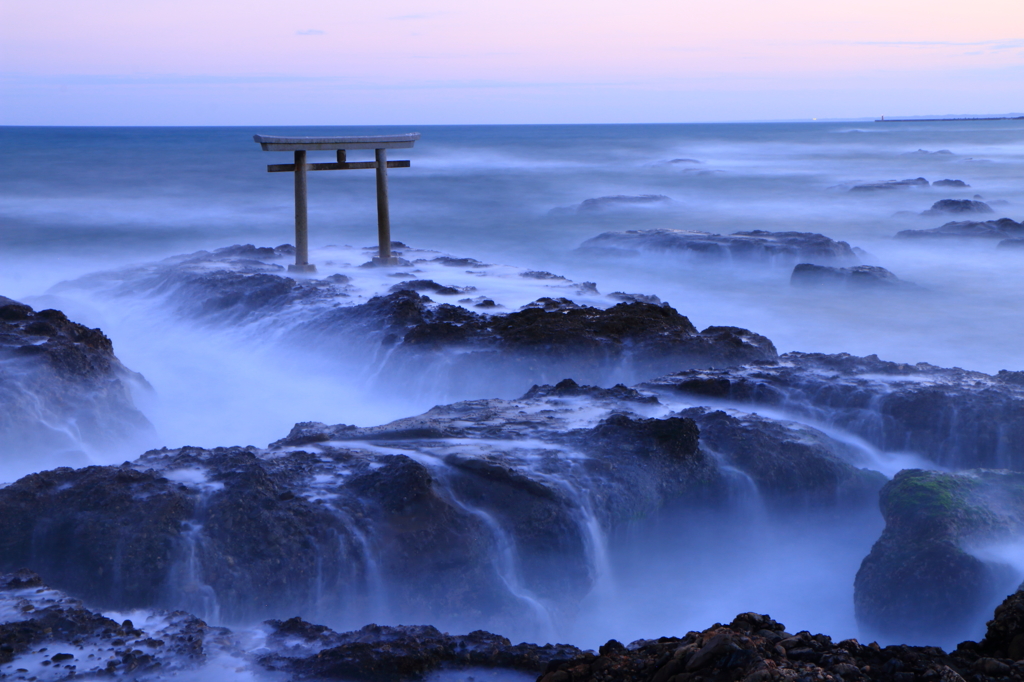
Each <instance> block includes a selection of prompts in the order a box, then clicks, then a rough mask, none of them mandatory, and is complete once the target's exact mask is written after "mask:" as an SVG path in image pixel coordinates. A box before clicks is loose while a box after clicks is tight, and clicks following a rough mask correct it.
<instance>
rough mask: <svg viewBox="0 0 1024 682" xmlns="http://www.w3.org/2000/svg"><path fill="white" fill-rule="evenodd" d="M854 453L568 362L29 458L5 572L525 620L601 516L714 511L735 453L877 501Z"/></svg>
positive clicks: (8, 531) (188, 600)
mask: <svg viewBox="0 0 1024 682" xmlns="http://www.w3.org/2000/svg"><path fill="white" fill-rule="evenodd" d="M725 333H730V332H725ZM652 414H654V415H657V416H656V417H651V416H648V415H652ZM698 424H700V425H702V426H701V427H699V426H698ZM702 431H704V432H705V433H703V434H702ZM712 452H713V453H715V454H713V455H712V454H710V453H712ZM849 454H850V453H849V450H848V448H847V447H846V446H843V445H842V444H841V443H838V442H837V441H835V440H833V439H830V438H828V437H827V436H825V435H824V434H822V433H821V432H819V431H817V430H815V429H812V428H809V427H805V426H801V425H797V424H792V423H787V422H777V421H774V420H771V419H768V418H764V417H758V416H756V415H749V414H746V415H745V414H743V413H740V412H736V411H730V413H728V414H726V413H723V412H715V411H710V410H701V409H697V410H686V411H683V412H681V413H680V412H675V413H673V412H666V410H665V409H664V407H663V406H662V405H659V403H658V400H657V398H656V397H654V396H653V395H651V393H649V392H645V391H638V390H636V389H631V388H627V387H625V386H615V387H612V388H599V387H594V386H581V385H579V384H577V383H576V382H574V381H572V380H564V381H562V382H559V383H558V384H556V385H554V386H551V385H547V386H535V387H534V388H532V389H531V390H530V391H529V392H528V393H527V394H526V395H524V396H522V397H521V398H519V399H516V400H496V399H492V400H473V401H465V402H461V403H454V404H451V405H444V406H438V407H435V408H433V409H432V410H430V411H428V412H426V413H425V414H423V415H420V416H417V417H411V418H408V419H401V420H398V421H395V422H392V423H389V424H384V425H381V426H374V427H355V426H349V425H335V426H327V425H324V424H319V423H314V422H304V423H300V424H297V425H296V426H295V428H294V429H293V430H292V432H291V433H290V434H289V435H288V437H286V438H284V439H282V440H281V441H278V442H276V443H273V444H271V445H270V446H269V447H268V448H267V449H265V450H258V449H255V448H216V449H212V450H205V449H199V448H180V449H175V450H166V449H164V450H153V451H150V452H148V453H146V454H145V455H143V456H142V457H140V458H139V459H138V460H136V461H134V462H131V463H126V464H124V465H122V466H119V467H88V468H85V469H80V470H72V469H58V470H56V471H50V472H43V473H39V474H33V475H31V476H28V477H26V478H23V479H21V480H20V481H17V482H16V483H14V484H13V485H11V486H8V487H6V488H0V518H3V519H5V532H4V533H3V534H2V535H0V570H5V571H9V570H16V569H17V568H19V567H21V566H25V565H31V566H33V567H34V568H35V569H37V570H39V571H42V572H43V573H45V574H46V575H48V576H50V578H49V580H50V581H51V583H52V584H53V585H54V586H57V587H60V588H61V589H67V590H71V591H73V592H74V594H76V595H78V596H81V597H83V598H87V599H88V600H89V602H90V603H92V604H96V605H98V606H100V607H102V608H116V609H119V610H126V609H132V608H153V607H160V608H174V609H185V610H188V611H190V612H192V613H195V614H196V615H198V616H200V617H203V618H217V619H221V620H226V621H233V622H238V621H246V620H252V619H257V618H288V617H291V616H294V615H296V614H299V615H301V616H302V617H304V618H319V617H330V618H333V619H338V618H342V617H344V619H346V622H351V621H353V620H361V621H362V622H367V621H368V620H370V619H372V618H373V617H374V614H376V613H378V611H376V610H375V609H377V608H378V607H377V606H375V605H376V604H381V603H387V604H389V605H390V611H389V612H390V617H391V618H398V619H400V621H404V622H423V619H425V618H428V617H429V618H430V620H432V621H433V622H434V623H435V624H437V625H439V626H441V627H444V628H454V627H457V626H460V625H468V622H469V621H472V623H473V624H474V627H478V626H479V624H481V623H483V624H487V627H488V628H489V629H498V630H505V631H509V629H517V631H524V630H525V631H529V632H532V631H531V630H529V628H530V627H533V625H530V624H531V623H532V624H534V625H535V626H537V627H539V622H540V621H538V620H537V618H538V613H537V611H536V609H537V608H539V607H537V606H536V605H537V604H540V605H543V608H544V609H545V610H546V613H547V614H548V617H550V618H552V619H555V620H557V619H558V618H561V617H564V616H565V614H570V613H573V612H574V610H575V609H576V608H577V607H578V605H579V603H580V601H581V600H582V599H583V598H584V597H585V596H586V595H587V594H588V592H589V591H590V590H591V588H592V587H593V580H594V576H595V575H596V569H595V567H594V566H592V565H591V562H592V561H593V556H592V553H591V551H590V549H589V547H590V545H589V543H590V542H591V539H590V538H591V534H592V532H593V529H594V528H601V529H603V532H604V533H605V534H606V535H607V536H609V537H611V536H613V534H614V532H615V530H616V529H617V528H620V527H622V526H623V525H625V524H635V523H637V522H638V521H639V520H642V519H646V518H651V519H654V518H656V517H658V516H659V515H660V514H662V513H663V512H665V511H667V510H671V509H680V510H683V511H684V512H685V511H686V510H695V509H705V510H716V509H719V508H721V507H722V506H723V505H728V504H729V502H728V500H729V496H728V492H729V488H730V480H733V479H734V478H735V476H736V474H737V472H743V474H744V475H746V476H749V477H750V480H752V481H754V482H755V485H756V486H757V488H758V490H759V493H760V495H761V496H762V497H763V499H764V501H765V503H766V506H767V507H768V508H770V509H775V510H786V511H789V512H793V511H798V510H806V509H808V508H811V507H813V508H818V509H826V510H828V509H845V508H848V507H849V506H850V505H856V504H858V501H859V502H860V504H861V505H862V506H863V503H864V500H865V499H866V498H868V497H870V496H872V495H873V494H874V491H876V490H877V489H878V486H879V484H880V482H879V481H878V476H877V475H875V474H872V473H870V472H864V471H861V470H859V469H857V468H855V467H854V466H851V465H850V464H848V463H847V462H846V461H845V459H844V458H845V457H847V456H848V455H849ZM495 556H509V557H512V558H510V559H509V560H508V562H507V563H503V562H495V561H494V557H495ZM253 594H259V595H261V596H260V598H259V599H258V600H255V599H252V595H253ZM523 594H526V595H529V596H530V599H531V600H533V601H528V600H524V599H523V597H522V595H523ZM318 614H319V615H318ZM463 614H468V615H466V616H465V618H464V619H463ZM496 626H501V627H500V628H499V627H496Z"/></svg>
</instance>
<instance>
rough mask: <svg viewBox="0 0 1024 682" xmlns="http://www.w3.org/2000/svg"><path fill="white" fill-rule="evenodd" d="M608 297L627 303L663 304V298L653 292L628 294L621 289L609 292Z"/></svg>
mask: <svg viewBox="0 0 1024 682" xmlns="http://www.w3.org/2000/svg"><path fill="white" fill-rule="evenodd" d="M608 298H611V299H614V300H616V301H624V302H626V303H650V304H652V305H661V299H660V298H658V297H657V296H654V295H653V294H626V293H623V292H621V291H616V292H615V293H611V294H608Z"/></svg>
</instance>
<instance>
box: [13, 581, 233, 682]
mask: <svg viewBox="0 0 1024 682" xmlns="http://www.w3.org/2000/svg"><path fill="white" fill-rule="evenodd" d="M0 614H3V615H4V616H5V617H4V618H3V622H0V677H2V678H4V679H49V680H63V679H77V678H80V677H90V678H91V677H125V678H128V679H157V678H159V677H160V676H161V675H163V676H169V675H177V674H178V673H179V672H181V671H185V670H189V669H194V668H196V667H197V666H200V665H202V664H203V663H204V662H205V661H206V657H207V651H206V649H207V647H206V644H207V643H206V639H207V638H208V637H209V638H211V639H212V638H213V637H216V636H221V637H223V636H224V635H225V634H227V633H228V631H227V630H225V629H224V628H211V627H209V626H207V625H206V623H204V622H203V621H201V620H199V619H198V618H195V617H194V616H192V615H189V614H187V613H183V612H175V613H164V614H153V615H154V616H157V618H155V619H154V620H155V621H156V622H157V623H158V625H157V626H156V627H155V628H152V629H149V630H148V631H143V630H140V629H139V628H138V627H136V625H135V624H133V623H132V621H130V620H125V621H122V622H121V623H118V622H117V621H115V620H112V619H110V618H108V617H106V616H103V615H101V614H99V613H96V612H94V611H91V610H89V609H87V608H85V607H84V606H83V604H82V602H81V601H79V600H77V599H72V598H70V597H68V596H67V595H66V594H63V593H61V592H58V591H56V590H52V589H49V588H48V587H46V586H45V585H44V584H43V581H42V579H41V578H40V577H39V576H38V575H36V574H35V573H32V572H31V571H27V570H23V571H19V572H18V573H16V574H9V575H3V576H0Z"/></svg>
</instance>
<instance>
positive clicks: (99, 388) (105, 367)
mask: <svg viewBox="0 0 1024 682" xmlns="http://www.w3.org/2000/svg"><path fill="white" fill-rule="evenodd" d="M132 387H136V388H137V389H138V390H147V389H148V384H146V381H145V379H143V378H142V376H141V375H139V374H136V373H135V372H132V371H130V370H129V369H127V368H126V367H125V366H124V365H122V364H121V361H120V360H118V359H117V357H116V356H115V355H114V348H113V344H112V343H111V342H110V339H108V338H107V337H106V336H105V335H104V334H103V332H102V331H100V330H99V329H89V328H88V327H85V326H83V325H80V324H77V323H75V322H72V321H70V320H69V319H68V318H67V316H66V315H64V313H62V312H60V311H59V310H40V311H38V312H37V311H35V310H33V309H32V308H31V307H29V306H27V305H24V304H22V303H18V302H17V301H13V300H11V299H9V298H5V297H2V296H0V457H2V458H4V459H14V458H21V459H24V460H32V459H34V458H36V457H43V458H44V460H43V461H45V458H46V457H47V456H48V455H53V453H64V452H76V451H77V452H80V453H81V452H82V451H83V450H87V449H90V448H97V449H99V448H123V447H125V446H129V447H130V446H138V445H140V444H141V443H143V442H145V441H146V440H147V439H149V438H151V437H152V435H153V434H152V426H151V425H150V423H149V421H148V420H147V419H146V418H145V417H144V416H143V415H142V413H141V412H139V410H138V409H137V408H136V406H135V403H134V400H133V398H132ZM82 459H83V461H85V460H86V457H85V455H84V453H83V454H82ZM15 468H16V467H15Z"/></svg>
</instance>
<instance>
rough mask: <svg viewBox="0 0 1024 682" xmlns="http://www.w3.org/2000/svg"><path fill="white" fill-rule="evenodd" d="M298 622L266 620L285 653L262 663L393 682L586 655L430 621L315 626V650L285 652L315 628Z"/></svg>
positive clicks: (310, 643)
mask: <svg viewBox="0 0 1024 682" xmlns="http://www.w3.org/2000/svg"><path fill="white" fill-rule="evenodd" d="M295 621H298V619H292V620H290V621H287V622H285V623H281V622H280V621H270V622H269V623H268V625H269V626H271V627H272V628H274V631H273V632H272V633H271V634H270V636H269V638H268V643H269V645H270V647H271V648H272V649H278V650H280V651H281V652H280V653H276V652H275V653H272V654H269V655H264V656H262V657H261V658H260V663H261V664H262V665H263V666H265V667H267V668H269V669H271V670H282V671H287V672H290V673H293V674H296V675H298V676H300V677H301V678H302V679H318V680H333V679H343V680H367V681H378V680H379V681H380V682H391V681H392V680H410V679H422V676H423V675H425V674H427V673H429V672H432V671H435V670H439V669H442V668H446V669H451V668H455V669H459V668H500V669H502V670H518V671H525V672H531V673H534V674H537V673H541V672H543V671H544V670H545V669H546V668H547V667H548V665H550V664H551V662H552V661H558V662H564V661H573V660H577V659H581V658H584V657H585V656H586V655H585V654H584V652H582V651H580V650H579V649H577V648H576V647H573V646H568V645H564V644H547V645H544V646H538V645H536V644H517V645H514V646H513V645H512V643H511V642H510V641H509V640H508V639H506V638H505V637H501V636H500V635H493V634H491V633H489V632H484V631H482V630H477V631H475V632H471V633H469V634H468V635H461V636H452V635H449V634H447V633H442V632H440V631H438V630H437V629H436V628H433V627H430V626H398V627H387V626H379V625H367V626H366V627H364V628H362V629H360V630H357V631H355V632H346V633H341V634H338V633H335V632H332V631H330V630H326V629H321V628H316V629H315V630H313V634H312V635H311V636H310V635H307V636H306V637H304V639H305V640H306V642H305V644H306V646H305V647H304V648H305V649H309V650H311V651H312V653H309V652H307V651H303V650H301V649H300V650H298V651H295V650H294V649H293V650H292V651H287V647H288V644H289V643H290V641H291V640H293V639H294V637H295V635H296V633H297V631H298V632H299V633H301V634H306V633H309V632H310V629H311V627H315V626H309V624H308V623H303V622H302V621H299V622H298V624H296V622H295ZM303 654H305V655H303Z"/></svg>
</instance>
